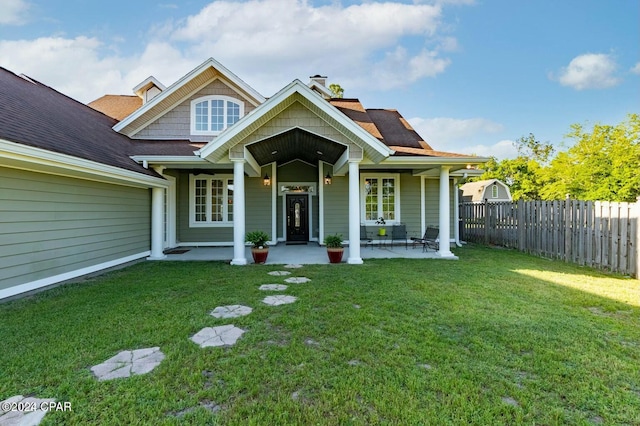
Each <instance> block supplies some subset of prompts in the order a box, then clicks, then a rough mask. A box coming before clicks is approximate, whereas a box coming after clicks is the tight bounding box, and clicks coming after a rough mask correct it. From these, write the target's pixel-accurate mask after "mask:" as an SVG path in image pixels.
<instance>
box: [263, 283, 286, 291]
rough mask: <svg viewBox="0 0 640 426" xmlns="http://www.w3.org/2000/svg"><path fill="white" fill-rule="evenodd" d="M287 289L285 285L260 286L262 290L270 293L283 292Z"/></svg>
mask: <svg viewBox="0 0 640 426" xmlns="http://www.w3.org/2000/svg"><path fill="white" fill-rule="evenodd" d="M286 289H287V286H286V285H284V284H262V285H261V286H260V290H265V291H269V290H275V291H283V290H286Z"/></svg>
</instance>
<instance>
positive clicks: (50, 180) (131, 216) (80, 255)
mask: <svg viewBox="0 0 640 426" xmlns="http://www.w3.org/2000/svg"><path fill="white" fill-rule="evenodd" d="M150 199H151V198H150V190H148V189H138V188H130V187H125V186H116V185H109V184H105V183H98V182H92V181H86V180H79V179H71V178H66V177H62V176H54V175H47V174H40V173H33V172H27V171H21V170H15V169H9V168H3V167H0V290H1V289H6V288H9V287H13V286H16V285H20V284H25V283H28V282H32V281H36V280H39V279H44V278H48V277H51V276H55V275H59V274H64V273H68V272H72V271H74V270H77V269H81V268H86V267H91V266H94V265H98V264H101V263H104V262H108V261H112V260H116V259H120V258H123V257H127V256H131V255H136V254H139V253H143V252H146V251H148V250H149V247H150V244H151V243H150V228H151V223H150V218H151V212H150V206H151V201H150Z"/></svg>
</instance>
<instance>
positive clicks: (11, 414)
mask: <svg viewBox="0 0 640 426" xmlns="http://www.w3.org/2000/svg"><path fill="white" fill-rule="evenodd" d="M55 401H56V400H55V399H53V398H47V399H41V398H33V397H28V398H25V397H24V396H22V395H15V396H12V397H11V398H8V399H5V400H4V401H1V402H0V425H39V424H40V422H41V421H42V419H43V418H44V416H45V415H46V414H47V413H48V412H49V410H42V409H41V407H44V408H47V407H48V404H50V403H55ZM18 408H21V410H18Z"/></svg>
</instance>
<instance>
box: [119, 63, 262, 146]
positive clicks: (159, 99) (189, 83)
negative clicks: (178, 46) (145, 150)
mask: <svg viewBox="0 0 640 426" xmlns="http://www.w3.org/2000/svg"><path fill="white" fill-rule="evenodd" d="M215 78H221V79H223V80H226V81H227V82H229V83H230V84H232V85H233V86H234V87H235V88H236V89H237V90H238V91H239V92H241V93H242V94H243V95H244V96H246V97H247V99H249V100H250V101H251V102H252V103H253V104H254V105H256V106H257V105H259V104H261V103H263V102H264V101H265V98H264V97H263V96H262V95H261V94H260V93H258V92H257V91H255V90H254V89H253V88H252V87H251V86H249V85H248V84H247V83H245V82H244V81H243V80H242V79H240V78H239V77H238V76H237V75H235V74H234V73H232V72H231V71H229V70H228V69H227V68H225V67H224V66H223V65H222V64H221V63H219V62H218V61H216V60H215V59H213V58H209V59H207V60H206V61H204V62H203V63H202V64H201V65H200V66H198V67H196V68H195V69H194V70H192V71H191V72H189V73H188V74H186V75H185V76H184V77H182V78H181V79H180V80H178V81H176V82H175V83H173V84H172V85H171V86H169V87H168V88H167V89H165V90H163V91H162V92H161V93H160V94H158V95H157V96H156V97H154V98H153V99H151V100H150V101H149V102H147V103H146V104H144V105H143V106H142V107H141V108H139V109H138V110H136V111H135V112H134V113H133V114H131V115H129V116H128V117H127V118H125V119H124V120H122V121H120V122H119V123H117V124H116V125H115V126H113V129H114V130H115V131H117V132H121V133H123V134H125V135H127V136H132V135H133V134H135V133H136V132H137V131H138V130H139V129H141V128H143V127H144V126H145V125H147V124H149V123H150V122H151V121H153V120H155V119H156V118H158V117H160V116H162V115H163V114H165V113H166V112H167V111H169V110H171V108H172V107H174V106H175V105H177V104H179V103H180V102H182V101H183V100H184V99H186V98H187V97H188V96H190V95H191V94H192V93H194V92H196V91H197V90H199V89H200V88H201V87H203V86H204V85H206V84H208V83H209V82H210V81H212V80H213V79H215Z"/></svg>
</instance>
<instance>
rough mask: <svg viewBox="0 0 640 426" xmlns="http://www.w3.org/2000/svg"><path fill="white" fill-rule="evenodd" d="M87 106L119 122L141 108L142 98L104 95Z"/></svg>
mask: <svg viewBox="0 0 640 426" xmlns="http://www.w3.org/2000/svg"><path fill="white" fill-rule="evenodd" d="M87 106H90V107H91V108H93V109H95V110H96V111H100V112H101V113H103V114H104V115H106V116H109V117H111V118H114V119H116V120H118V121H120V120H122V119H123V118H125V117H126V116H128V115H129V114H131V113H132V112H133V111H135V110H137V109H138V108H140V107H141V106H142V98H140V97H139V96H133V95H131V96H127V95H104V96H103V97H101V98H98V99H96V100H94V101H91V102H89V103H88V104H87Z"/></svg>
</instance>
